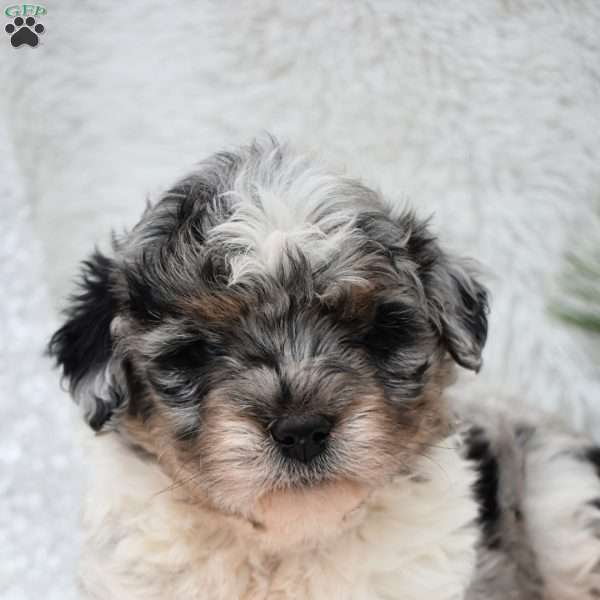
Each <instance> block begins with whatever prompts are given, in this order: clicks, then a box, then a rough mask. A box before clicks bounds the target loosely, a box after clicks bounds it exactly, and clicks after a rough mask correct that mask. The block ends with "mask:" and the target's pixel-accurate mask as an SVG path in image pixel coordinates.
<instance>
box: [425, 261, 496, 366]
mask: <svg viewBox="0 0 600 600" xmlns="http://www.w3.org/2000/svg"><path fill="white" fill-rule="evenodd" d="M438 252H439V253H438V256H437V258H436V259H435V261H434V263H433V265H432V266H431V268H430V269H429V271H428V273H426V274H425V275H424V277H423V279H424V283H425V293H426V295H427V298H428V304H429V309H430V315H431V318H432V320H433V322H434V323H435V324H436V326H437V327H438V329H439V331H440V334H441V339H442V342H443V343H444V345H445V346H446V348H447V349H448V352H449V353H450V355H451V356H452V358H453V359H454V360H455V361H456V362H457V363H458V364H459V365H461V366H462V367H465V368H466V369H471V370H472V371H476V372H477V371H479V369H480V368H481V364H482V359H481V353H482V351H483V347H484V345H485V341H486V338H487V329H488V320H487V315H488V299H487V291H486V289H485V288H484V287H483V285H481V283H479V282H478V281H477V279H476V277H475V275H474V274H473V273H472V272H471V270H470V269H469V267H468V266H467V265H465V264H462V263H461V262H460V261H459V260H458V259H455V258H451V257H450V256H449V255H447V254H446V253H444V252H441V251H438Z"/></svg>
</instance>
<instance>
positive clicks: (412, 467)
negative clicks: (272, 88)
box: [49, 139, 600, 600]
mask: <svg viewBox="0 0 600 600" xmlns="http://www.w3.org/2000/svg"><path fill="white" fill-rule="evenodd" d="M487 310H488V306H487V294H486V291H485V289H484V288H483V287H482V285H481V284H480V283H479V282H478V281H477V279H476V278H475V277H474V275H473V274H472V272H471V269H470V268H469V266H468V265H467V264H466V263H464V262H461V261H459V260H458V259H456V258H454V257H453V256H451V255H449V254H448V253H447V252H445V251H443V250H442V249H441V248H440V246H439V245H438V242H437V241H436V239H435V237H434V236H433V235H432V234H431V232H430V231H429V230H428V227H427V224H426V223H425V222H424V221H421V220H419V219H418V218H417V217H416V216H415V215H414V214H413V213H411V212H407V211H403V210H401V209H399V208H397V207H395V206H393V205H392V204H390V203H388V202H387V201H386V200H385V199H384V198H383V197H381V195H380V194H379V193H377V192H375V191H373V190H371V189H369V188H367V187H365V186H364V185H362V184H361V183H359V182H358V181H355V180H352V179H346V178H343V177H340V176H337V175H334V174H331V173H329V172H327V171H325V170H323V169H321V168H320V167H318V166H316V165H315V164H313V163H312V162H311V161H310V160H309V159H306V158H303V157H301V156H296V155H294V154H293V153H292V152H290V151H289V150H288V149H287V148H285V147H282V146H280V145H279V144H278V143H277V142H276V141H274V140H272V139H268V140H264V141H262V142H259V143H255V144H253V145H252V146H250V147H247V148H242V149H240V150H239V151H237V152H233V153H220V154H216V155H215V156H213V157H212V158H210V159H208V160H207V161H205V162H203V163H202V164H201V165H200V166H199V167H198V169H197V171H196V172H195V173H193V174H192V175H190V176H189V177H188V178H186V179H184V180H183V181H181V182H180V183H178V184H177V185H176V186H175V187H173V188H172V189H171V190H169V191H168V192H167V193H166V194H165V195H164V197H163V198H162V199H161V200H160V201H159V202H158V203H157V204H156V205H154V206H150V207H148V209H147V210H146V212H145V213H144V214H143V216H142V218H141V220H140V222H139V223H138V224H137V225H136V226H135V227H134V228H133V230H132V231H131V232H130V233H129V234H127V235H124V236H120V237H117V238H115V239H114V243H113V249H112V252H111V254H110V255H104V254H100V253H98V252H97V253H95V254H94V255H93V256H92V257H91V258H90V259H89V260H88V261H87V262H85V263H84V267H83V276H82V280H81V290H80V293H79V294H78V295H76V296H75V297H74V298H72V300H71V305H70V308H69V309H68V311H67V320H66V322H65V324H64V325H63V326H62V327H61V328H60V329H59V330H58V331H57V332H56V333H55V335H54V336H53V338H52V340H51V342H50V346H49V349H50V353H51V354H52V355H53V356H54V357H56V360H57V363H58V364H59V365H60V366H61V368H62V371H63V375H64V377H65V378H66V379H67V380H68V382H69V385H70V389H71V393H72V395H73V396H74V398H75V400H76V401H77V402H78V404H79V405H80V406H81V408H82V412H83V415H84V417H85V420H86V421H87V423H88V424H89V426H90V427H91V430H94V431H95V432H96V435H94V436H89V439H88V440H87V445H88V447H89V455H90V480H91V481H90V485H89V493H88V497H87V501H86V506H85V511H84V519H83V530H84V544H83V552H82V558H81V569H80V587H81V593H82V597H83V598H87V599H98V600H113V599H114V600H166V599H169V600H170V599H177V600H236V599H244V600H259V599H265V600H267V599H268V600H319V599H323V600H353V599H356V600H358V599H360V600H384V599H385V600H390V599H394V600H451V599H452V600H458V599H462V598H469V599H481V600H483V599H484V598H485V599H490V598H498V599H500V598H502V599H505V598H522V599H536V598H540V599H541V598H556V599H561V600H565V599H570V598H573V599H575V598H577V599H579V600H581V599H584V598H590V599H591V598H597V597H599V596H600V570H599V566H598V565H599V564H600V563H599V561H600V542H599V541H598V537H597V536H598V534H600V511H599V506H600V484H599V480H598V477H597V470H598V468H599V465H600V451H599V450H598V449H595V448H594V447H593V446H591V445H589V443H588V442H586V441H582V440H579V439H577V438H575V437H574V436H572V435H571V434H569V433H565V432H563V431H562V430H561V428H560V427H557V426H554V425H541V424H540V421H539V419H538V418H537V417H533V418H525V417H522V418H519V419H516V418H514V417H512V416H506V415H505V414H503V413H502V411H501V410H499V409H496V408H494V407H492V408H490V407H489V406H488V407H487V408H486V405H490V404H492V405H493V404H494V403H490V402H486V401H485V400H484V398H480V399H478V402H476V403H472V404H468V403H466V402H461V400H460V399H459V400H457V401H455V402H450V401H449V399H448V397H447V394H445V393H444V390H445V388H446V387H447V386H448V385H449V383H451V382H452V380H453V377H454V370H455V367H456V365H459V366H461V367H464V368H466V369H470V370H472V371H478V370H479V368H480V367H481V352H482V349H483V346H484V343H485V340H486V334H487Z"/></svg>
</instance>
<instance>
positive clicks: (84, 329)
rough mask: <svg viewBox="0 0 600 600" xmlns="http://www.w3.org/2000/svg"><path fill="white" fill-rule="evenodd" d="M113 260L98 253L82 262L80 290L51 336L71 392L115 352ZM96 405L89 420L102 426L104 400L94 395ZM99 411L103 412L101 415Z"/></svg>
mask: <svg viewBox="0 0 600 600" xmlns="http://www.w3.org/2000/svg"><path fill="white" fill-rule="evenodd" d="M113 268H114V265H113V262H112V261H111V260H110V259H109V258H107V257H106V256H104V255H103V254H100V253H99V252H95V253H94V254H93V255H92V256H91V258H90V259H89V260H87V261H85V262H84V263H83V269H82V275H81V281H80V283H79V287H80V291H79V293H76V294H74V295H73V296H72V297H71V301H70V306H69V307H68V308H67V310H66V311H65V314H66V317H67V320H66V322H65V324H64V325H63V326H62V327H61V328H60V329H59V330H58V331H56V333H55V334H54V335H53V336H52V338H51V339H50V343H49V344H48V353H49V354H50V356H52V357H54V358H55V360H56V363H57V365H58V366H60V367H61V368H62V372H63V375H64V377H65V378H67V379H68V381H69V387H70V389H71V392H73V391H74V390H75V388H77V386H78V385H79V384H80V383H81V382H82V381H83V380H84V379H85V378H86V377H88V376H91V375H93V374H95V373H97V372H99V371H101V370H102V369H103V368H104V367H105V366H106V365H107V363H108V362H109V359H110V356H111V353H112V340H111V334H110V324H111V322H112V320H113V318H114V316H115V314H116V310H117V302H116V299H115V296H114V294H113V292H112V284H111V273H112V271H113ZM93 401H94V402H95V403H96V406H97V408H98V407H99V408H100V409H101V410H100V411H98V410H94V409H93V407H91V409H90V407H87V412H89V414H88V421H89V422H90V423H92V422H93V424H94V428H95V429H99V428H100V427H101V423H99V422H98V420H99V419H100V420H102V422H104V421H106V419H108V418H109V416H110V414H106V413H107V411H106V410H104V409H105V406H103V402H102V399H100V398H93ZM99 413H102V415H100V414H99Z"/></svg>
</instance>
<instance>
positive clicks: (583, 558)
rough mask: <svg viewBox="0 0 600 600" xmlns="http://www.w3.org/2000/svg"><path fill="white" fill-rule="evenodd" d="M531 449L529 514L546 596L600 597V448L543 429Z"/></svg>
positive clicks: (581, 599) (527, 519) (527, 520)
mask: <svg viewBox="0 0 600 600" xmlns="http://www.w3.org/2000/svg"><path fill="white" fill-rule="evenodd" d="M526 448H527V452H526V463H525V470H526V477H525V493H524V498H523V509H524V518H525V523H526V527H527V531H528V535H529V538H530V540H531V544H532V547H533V550H534V552H535V555H536V556H537V563H538V569H539V571H540V574H541V575H542V578H543V580H544V584H545V585H544V587H545V590H546V592H545V597H546V598H548V599H552V600H571V599H572V600H588V599H590V600H591V599H592V598H600V448H598V447H593V446H591V445H586V444H585V442H582V441H581V440H579V439H577V438H575V437H574V436H572V435H570V434H567V433H562V432H556V431H552V430H539V429H538V430H536V431H535V432H534V433H533V434H532V435H531V437H530V439H529V440H528V442H527V444H526Z"/></svg>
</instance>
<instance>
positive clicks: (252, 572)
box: [80, 434, 477, 600]
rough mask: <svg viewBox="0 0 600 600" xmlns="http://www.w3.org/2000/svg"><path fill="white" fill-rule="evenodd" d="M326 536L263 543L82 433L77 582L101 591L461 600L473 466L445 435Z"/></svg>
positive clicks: (113, 596)
mask: <svg viewBox="0 0 600 600" xmlns="http://www.w3.org/2000/svg"><path fill="white" fill-rule="evenodd" d="M441 445H442V446H447V448H446V449H442V448H439V449H435V450H432V451H431V452H430V454H429V456H428V457H427V458H423V459H422V461H423V462H422V465H421V468H420V472H421V476H420V477H419V479H418V480H416V479H409V478H398V479H397V480H395V481H394V482H392V483H390V484H389V485H388V486H386V487H385V488H384V489H381V490H378V491H377V492H375V493H373V494H372V495H371V496H369V498H368V500H367V501H366V502H365V503H364V505H363V506H362V507H361V508H360V509H359V510H355V511H353V513H352V515H351V516H350V524H348V523H346V525H347V526H346V527H345V529H342V528H341V529H342V530H341V532H340V534H339V535H337V536H334V537H328V538H327V541H324V542H322V543H315V544H313V545H311V546H310V547H308V548H307V547H303V548H302V549H291V550H286V551H285V552H272V551H268V550H266V549H265V545H264V544H263V543H262V541H261V536H263V535H264V532H260V531H256V530H254V529H253V527H252V526H251V525H250V524H246V523H242V522H240V521H237V520H233V519H232V518H230V517H224V516H222V515H219V514H217V513H215V512H212V511H209V510H206V509H203V508H200V507H198V506H195V505H193V504H190V503H189V502H182V501H181V500H178V498H177V492H176V490H170V489H169V486H170V485H171V481H170V480H169V479H168V478H167V477H166V476H165V475H164V474H163V473H162V472H161V471H160V470H159V469H158V468H157V467H156V465H154V464H153V463H145V462H143V461H142V460H140V459H139V458H138V457H137V456H135V455H134V454H133V453H132V452H131V451H130V450H129V449H127V448H125V447H124V446H123V445H122V444H121V443H120V442H119V439H118V438H117V436H116V435H114V434H108V435H104V436H101V437H97V438H94V439H93V440H92V441H91V456H92V473H94V476H93V477H94V479H93V482H92V485H91V489H90V493H89V495H88V500H87V502H86V508H85V516H84V549H83V555H82V561H81V577H80V578H81V585H82V589H83V597H84V598H88V599H91V598H94V599H101V600H167V599H168V600H171V599H177V600H236V599H240V600H320V599H323V600H325V599H326V600H359V599H360V600H384V599H385V600H434V599H435V600H459V599H461V598H463V595H464V591H465V588H466V587H467V584H468V582H469V581H470V579H471V577H472V573H473V569H474V566H475V545H476V537H477V530H476V528H475V527H474V526H473V523H474V521H475V519H476V514H477V507H476V505H475V503H474V501H473V500H472V499H471V486H472V484H473V480H474V474H473V473H472V472H471V470H470V468H469V466H468V465H467V464H466V463H465V462H464V461H463V460H462V459H461V458H460V456H459V454H458V452H457V451H456V450H454V449H451V448H452V446H453V442H452V440H447V441H446V443H443V444H441Z"/></svg>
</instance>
